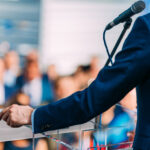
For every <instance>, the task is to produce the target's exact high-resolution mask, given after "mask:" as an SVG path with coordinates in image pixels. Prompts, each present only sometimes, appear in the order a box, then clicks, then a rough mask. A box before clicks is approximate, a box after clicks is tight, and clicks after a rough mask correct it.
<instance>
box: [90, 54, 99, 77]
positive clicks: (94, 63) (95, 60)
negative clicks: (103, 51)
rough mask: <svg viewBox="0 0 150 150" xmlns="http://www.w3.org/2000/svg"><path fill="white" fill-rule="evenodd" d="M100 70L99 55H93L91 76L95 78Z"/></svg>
mask: <svg viewBox="0 0 150 150" xmlns="http://www.w3.org/2000/svg"><path fill="white" fill-rule="evenodd" d="M99 70H100V60H99V57H98V56H93V57H92V58H91V61H90V77H91V78H92V79H95V78H96V77H97V75H98V73H99Z"/></svg>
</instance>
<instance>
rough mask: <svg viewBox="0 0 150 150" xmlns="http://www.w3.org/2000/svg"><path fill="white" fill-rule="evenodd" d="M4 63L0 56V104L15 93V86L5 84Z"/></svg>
mask: <svg viewBox="0 0 150 150" xmlns="http://www.w3.org/2000/svg"><path fill="white" fill-rule="evenodd" d="M4 75H5V63H4V60H3V59H2V58H0V105H4V104H5V103H6V101H7V100H8V99H9V98H10V97H11V96H13V95H14V94H15V92H16V90H15V88H11V87H9V86H8V85H6V84H5V81H4Z"/></svg>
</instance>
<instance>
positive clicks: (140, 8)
mask: <svg viewBox="0 0 150 150" xmlns="http://www.w3.org/2000/svg"><path fill="white" fill-rule="evenodd" d="M131 9H132V11H133V12H134V13H135V14H136V13H139V12H141V11H143V10H144V9H145V2H144V1H137V2H135V3H134V4H133V5H132V6H131Z"/></svg>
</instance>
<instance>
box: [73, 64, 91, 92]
mask: <svg viewBox="0 0 150 150" xmlns="http://www.w3.org/2000/svg"><path fill="white" fill-rule="evenodd" d="M73 78H74V81H75V84H76V85H77V86H78V90H82V89H85V88H86V87H88V82H89V80H90V65H80V66H78V67H77V69H76V71H75V73H74V74H73Z"/></svg>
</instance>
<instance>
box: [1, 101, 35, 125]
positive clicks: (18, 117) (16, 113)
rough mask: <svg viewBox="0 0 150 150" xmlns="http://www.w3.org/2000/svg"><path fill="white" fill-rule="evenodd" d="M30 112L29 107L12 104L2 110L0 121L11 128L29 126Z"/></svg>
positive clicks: (31, 110) (31, 109)
mask: <svg viewBox="0 0 150 150" xmlns="http://www.w3.org/2000/svg"><path fill="white" fill-rule="evenodd" d="M32 112H33V108H31V107H29V106H20V105H16V104H13V105H11V106H9V107H7V108H5V109H3V110H2V112H1V113H0V120H4V121H6V123H7V124H8V125H9V126H11V127H20V126H22V125H31V114H32Z"/></svg>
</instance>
